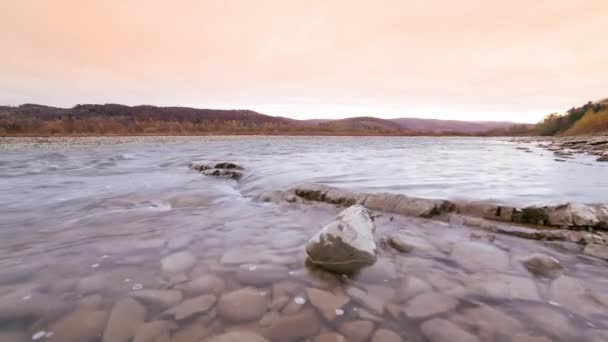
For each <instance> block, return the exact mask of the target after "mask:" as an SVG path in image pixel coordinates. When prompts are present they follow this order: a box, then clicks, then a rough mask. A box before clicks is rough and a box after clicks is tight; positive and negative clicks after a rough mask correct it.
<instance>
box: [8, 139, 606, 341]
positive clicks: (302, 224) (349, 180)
mask: <svg viewBox="0 0 608 342" xmlns="http://www.w3.org/2000/svg"><path fill="white" fill-rule="evenodd" d="M517 146H519V145H517V144H516V143H512V142H507V141H503V140H500V139H479V138H385V137H382V138H375V137H374V138H367V137H365V138H361V137H357V138H352V137H132V138H120V137H116V138H50V139H13V138H7V139H2V140H0V251H1V253H0V337H2V336H3V335H1V334H2V333H5V334H8V333H10V334H13V335H14V336H17V335H19V336H25V337H26V340H29V339H30V338H31V337H32V336H34V335H35V334H36V333H39V332H44V333H45V334H47V335H45V336H48V337H42V338H44V339H51V340H52V339H53V335H54V334H55V333H57V334H60V336H66V335H65V334H66V332H65V331H64V330H65V328H62V326H61V324H59V323H60V322H62V320H65V319H67V318H66V317H68V318H69V317H70V315H71V314H72V313H74V312H78V310H82V309H83V307H85V308H86V309H87V310H93V311H96V312H102V313H104V314H109V313H110V312H112V308H113V307H114V305H115V303H116V302H117V301H118V300H121V299H123V298H126V297H131V296H133V293H134V292H137V291H141V290H147V289H157V290H177V291H180V292H181V293H182V295H183V297H184V298H183V299H184V300H186V299H189V298H194V297H196V296H199V295H208V294H211V295H213V296H215V298H216V299H217V298H221V297H222V295H225V294H227V293H229V292H231V291H236V290H239V289H242V288H244V287H254V288H256V289H258V290H259V291H261V292H260V293H261V294H262V295H263V296H266V297H267V300H268V305H267V307H266V309H265V310H264V312H263V315H262V316H260V317H259V318H256V319H253V320H251V321H249V322H247V324H245V325H243V324H242V323H238V324H237V323H235V322H232V321H230V320H229V319H226V317H224V316H223V315H222V314H221V312H220V313H218V312H217V311H218V310H217V308H215V307H214V308H212V309H210V310H209V311H208V312H201V313H200V314H197V315H194V316H193V317H190V318H188V319H185V320H179V321H175V322H174V319H171V318H167V317H166V316H165V315H163V312H164V311H165V310H166V309H167V308H166V307H163V306H162V305H158V304H156V305H155V304H150V303H149V302H145V301H144V303H142V304H143V305H144V306H145V309H146V314H145V320H146V321H147V322H150V321H156V320H164V321H170V322H171V323H172V324H174V325H173V326H172V327H171V329H170V332H169V333H168V335H169V336H173V337H172V338H173V339H174V340H175V338H176V337H175V336H176V334H177V333H178V332H180V331H184V330H185V329H186V328H190V327H191V326H192V325H193V324H196V325H200V326H201V327H202V328H204V329H206V330H207V331H208V333H209V334H219V333H222V332H225V331H230V330H234V329H243V328H246V329H251V330H254V331H258V332H263V333H266V334H269V333H268V331H267V329H270V328H269V327H272V326H273V324H275V328H274V329H278V328H276V324H279V325H280V324H283V322H284V321H281V319H285V318H286V317H294V315H295V317H299V316H297V315H300V316H302V315H304V316H303V317H304V318H306V319H304V322H305V323H304V324H303V325H304V326H310V329H311V331H312V330H314V327H315V324H317V325H318V326H319V331H314V332H310V336H306V337H302V338H301V340H305V339H306V338H311V339H314V338H315V336H317V335H319V334H321V331H329V332H339V333H341V334H346V332H345V331H348V328H347V327H348V324H349V322H350V323H352V322H354V321H361V320H363V321H368V322H372V326H373V329H372V332H374V331H377V330H378V329H381V328H382V329H388V330H391V331H394V332H395V333H397V334H398V335H400V336H401V337H402V338H403V340H404V341H431V340H432V341H436V340H435V339H433V338H434V337H433V336H435V335H433V334H432V333H429V330H433V327H435V326H440V327H443V328H442V330H445V329H447V328H445V327H446V326H445V322H448V327H451V326H450V324H452V325H454V326H455V327H456V328H454V327H452V328H453V329H456V330H455V331H456V332H454V333H455V334H457V333H459V332H461V333H462V332H464V334H470V335H472V336H476V338H478V340H479V341H515V339H513V340H512V338H513V336H515V335H530V336H544V337H546V338H548V339H550V340H552V341H573V340H584V341H600V340H597V339H596V340H594V339H593V338H595V337H594V336H595V335H597V334H601V333H603V332H602V331H603V330H605V329H608V324H607V323H606V322H608V312H607V311H606V308H608V290H606V289H608V270H607V268H606V263H605V262H604V261H601V260H598V259H593V258H587V257H582V256H580V255H579V254H578V252H579V250H580V247H579V246H576V245H569V244H555V243H542V242H537V241H527V240H521V239H516V238H510V237H504V236H493V235H492V234H488V233H485V232H476V233H472V232H474V231H472V230H471V229H470V228H466V227H463V226H460V225H458V224H457V223H453V224H448V223H441V222H437V221H430V220H423V219H413V218H406V217H398V216H397V217H393V216H389V215H382V216H380V217H378V218H377V220H376V225H377V227H378V232H377V238H378V239H380V238H381V237H383V236H387V235H390V234H405V236H406V237H407V238H409V239H412V241H414V242H415V243H416V246H417V247H416V248H415V249H414V251H413V252H411V253H409V254H402V253H398V252H396V251H394V250H391V249H390V248H383V249H382V251H381V258H380V260H379V262H378V263H377V264H376V265H375V266H374V267H372V268H369V269H366V270H364V271H363V272H362V273H361V274H358V275H356V276H353V277H340V276H335V275H331V274H328V273H325V272H323V271H320V270H316V269H311V268H309V267H306V265H305V262H304V261H305V255H304V253H303V248H302V246H303V245H304V243H305V242H306V241H307V240H308V239H309V238H310V237H311V236H312V235H313V234H315V233H316V232H317V231H318V230H319V229H320V228H321V227H322V226H323V225H324V224H326V223H328V222H329V221H331V219H332V218H333V217H334V216H335V215H336V214H337V213H338V212H339V211H340V210H341V209H340V208H336V207H333V206H327V205H320V204H319V205H302V204H287V203H285V204H273V203H261V202H258V201H256V200H255V198H256V196H257V195H259V194H261V193H263V192H266V191H271V190H285V189H286V188H288V187H290V186H292V185H294V184H297V183H300V182H303V181H312V182H318V183H324V184H329V185H333V186H339V187H345V188H350V189H357V190H364V191H373V192H379V191H387V192H397V193H404V194H408V195H413V196H420V197H432V198H452V199H453V198H465V199H474V200H480V199H489V200H493V201H497V202H506V203H514V204H533V203H543V204H548V203H559V202H565V201H579V202H608V195H607V194H608V177H606V174H607V173H606V172H607V171H608V169H606V166H604V165H601V164H599V163H596V162H594V159H593V158H591V157H586V156H578V157H576V158H574V159H571V160H568V161H567V162H556V161H555V160H554V156H553V155H552V154H550V153H549V152H547V151H544V150H541V149H537V148H534V147H532V152H531V153H526V152H524V151H522V150H518V149H516V147H517ZM198 160H201V161H210V162H211V161H231V162H235V163H238V164H241V165H243V166H244V167H245V168H246V171H245V176H244V178H243V179H242V180H241V181H239V182H238V183H237V182H234V181H230V180H223V179H215V178H212V177H205V176H203V175H201V174H199V173H197V172H194V171H192V170H190V169H188V167H187V164H188V163H189V162H190V161H198ZM538 252H540V253H544V254H546V255H549V256H553V257H555V258H557V259H558V260H559V261H560V263H561V264H562V265H563V269H562V270H561V271H559V272H558V273H557V274H555V275H553V276H552V277H538V276H535V275H533V274H531V273H530V272H529V271H528V270H527V269H526V268H525V267H524V266H523V265H522V263H521V259H522V258H524V257H526V256H528V255H530V254H532V253H538ZM175 253H187V254H189V255H192V256H194V258H195V261H194V263H193V264H192V265H189V266H188V267H187V269H186V270H183V271H180V272H178V273H177V274H173V273H167V272H166V270H163V267H162V264H161V260H162V259H163V258H165V257H167V256H170V255H173V254H175ZM251 273H252V274H251ZM200 277H213V279H215V280H217V279H219V283H221V286H219V288H214V289H213V290H204V291H203V290H200V291H199V292H197V291H192V289H190V290H188V286H189V285H188V284H189V282H191V281H192V280H194V279H197V278H200ZM207 279H209V278H207ZM411 284H416V286H414V285H411ZM285 288H288V289H289V290H284V289H285ZM309 288H318V289H323V290H325V291H329V292H331V293H333V294H335V295H340V296H341V295H345V296H348V297H349V298H351V299H350V302H349V303H348V304H347V305H345V306H344V307H343V308H342V309H341V310H343V313H342V314H341V315H340V316H339V317H337V318H336V320H334V321H331V322H329V321H327V320H326V319H325V318H323V317H322V316H321V315H319V314H318V311H317V309H316V308H315V307H314V306H313V305H311V303H310V298H308V292H307V289H309ZM352 288H356V289H360V290H362V291H363V292H364V293H366V294H367V295H369V296H370V297H372V298H375V299H373V300H375V302H376V303H381V304H378V305H379V306H380V307H381V308H382V309H381V312H377V311H376V312H375V311H374V310H373V309H374V308H376V309H377V308H378V305H370V304H369V303H365V301H364V300H363V301H362V300H361V298H358V297H357V296H353V294H352ZM425 293H426V294H428V293H430V294H432V296H431V298H443V297H441V296H448V297H449V298H452V299H453V300H454V301H455V305H453V306H450V307H443V308H440V309H438V310H437V312H434V313H432V314H429V315H426V314H424V315H422V314H420V315H421V316H420V315H417V314H412V312H414V311H416V310H417V309H416V308H414V309H412V307H415V306H416V303H419V302H420V301H424V300H427V299H426V298H425V297H419V296H421V295H424V294H425ZM285 298H286V299H285ZM139 300H140V301H141V299H139ZM302 300H303V303H302ZM282 301H286V302H285V303H282ZM431 302H432V303H430V304H425V305H423V306H424V307H427V306H432V305H437V303H436V302H433V299H431ZM281 304H282V305H281ZM412 310H413V311H412ZM307 313H312V316H306V314H307ZM76 316H78V315H76ZM83 317H84V316H83ZM311 317H312V318H311ZM484 319H487V321H485V320H484ZM433 320H435V321H433ZM505 320H506V321H508V322H510V324H499V323H500V322H502V323H504V322H505ZM277 321H278V322H279V323H276V322H277ZM58 322H59V323H58ZM437 322H439V323H438V324H437ZM425 323H427V324H426V325H425ZM100 325H103V327H101V328H99V329H98V330H99V331H94V333H91V335H92V336H89V337H87V338H84V337H83V338H82V339H81V340H84V341H101V337H100V334H102V331H103V330H107V329H106V328H105V321H104V324H100ZM423 327H426V328H423ZM93 328H94V327H93ZM93 328H91V327H90V329H92V330H94V329H93ZM62 329H63V330H62ZM279 330H280V329H279ZM425 330H426V331H425ZM49 333H50V334H49ZM61 334H63V335H61ZM273 334H274V335H273ZM277 334H279V335H277ZM370 334H371V333H370ZM594 334H595V335H594ZM270 335H271V336H275V339H276V340H277V341H279V340H289V339H290V337H289V336H283V335H280V332H276V331H275V332H274V333H272V334H270ZM5 336H8V335H5ZM39 336H42V335H39ZM81 336H86V334H84V335H81ZM276 336H279V337H276ZM597 336H600V335H597ZM369 338H371V337H369V336H368V337H365V338H364V339H363V340H368V339H369ZM7 340H8V338H7ZM15 341H16V340H15Z"/></svg>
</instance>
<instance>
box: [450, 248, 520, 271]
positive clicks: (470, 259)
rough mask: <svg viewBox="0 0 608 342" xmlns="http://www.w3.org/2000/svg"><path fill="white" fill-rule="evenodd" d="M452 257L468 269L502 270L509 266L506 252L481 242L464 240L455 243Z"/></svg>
mask: <svg viewBox="0 0 608 342" xmlns="http://www.w3.org/2000/svg"><path fill="white" fill-rule="evenodd" d="M452 258H453V259H454V261H456V262H458V263H459V264H460V265H462V267H463V268H465V269H467V270H469V271H479V270H480V269H488V270H496V271H502V270H506V269H508V268H509V255H508V254H507V252H505V251H503V250H501V249H499V248H498V247H495V246H493V245H490V244H486V243H481V242H472V241H466V242H461V243H458V244H455V245H454V248H453V250H452Z"/></svg>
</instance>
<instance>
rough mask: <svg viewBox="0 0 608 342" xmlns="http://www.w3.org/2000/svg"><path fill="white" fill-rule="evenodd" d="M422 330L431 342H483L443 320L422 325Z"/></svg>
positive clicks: (438, 319) (430, 321)
mask: <svg viewBox="0 0 608 342" xmlns="http://www.w3.org/2000/svg"><path fill="white" fill-rule="evenodd" d="M420 329H421V330H422V333H423V334H424V336H425V337H426V338H427V339H428V340H429V341H430V342H446V341H450V342H481V341H480V339H479V338H477V337H475V335H473V334H471V333H469V332H467V331H466V330H464V329H462V328H460V327H459V326H457V325H456V324H454V323H452V322H450V321H448V320H445V319H441V318H435V319H431V320H428V321H426V322H424V323H422V326H421V327H420Z"/></svg>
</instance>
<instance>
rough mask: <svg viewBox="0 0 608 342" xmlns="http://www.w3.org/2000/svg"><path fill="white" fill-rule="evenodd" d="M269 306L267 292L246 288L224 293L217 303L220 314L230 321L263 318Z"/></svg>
mask: <svg viewBox="0 0 608 342" xmlns="http://www.w3.org/2000/svg"><path fill="white" fill-rule="evenodd" d="M267 308H268V298H267V296H266V293H265V292H262V291H259V290H257V289H254V288H244V289H240V290H236V291H233V292H229V293H226V294H224V295H222V296H221V297H220V299H219V301H218V303H217V310H218V314H219V315H220V316H221V317H222V318H224V319H225V320H227V321H230V322H247V321H253V320H258V319H260V318H262V316H263V315H264V313H265V312H266V309H267Z"/></svg>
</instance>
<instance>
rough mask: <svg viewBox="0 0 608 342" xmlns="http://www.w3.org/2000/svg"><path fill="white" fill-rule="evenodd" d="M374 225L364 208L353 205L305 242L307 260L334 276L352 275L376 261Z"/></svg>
mask: <svg viewBox="0 0 608 342" xmlns="http://www.w3.org/2000/svg"><path fill="white" fill-rule="evenodd" d="M375 231H376V226H375V225H374V222H373V221H372V218H371V216H370V212H369V210H368V209H366V208H365V207H363V206H361V205H353V206H351V207H349V208H347V209H346V210H344V211H342V212H341V213H340V214H339V215H338V216H337V217H336V218H335V219H334V220H333V221H332V222H330V223H329V224H328V225H326V226H325V227H323V229H321V231H320V232H319V233H317V234H316V235H315V236H313V237H312V239H310V241H308V243H307V245H306V253H307V254H308V258H309V260H310V261H311V262H312V263H313V264H315V265H318V266H320V267H323V268H325V269H327V270H329V271H333V272H338V273H354V272H356V271H357V270H359V269H360V268H362V267H364V266H368V265H371V264H373V263H374V262H376V259H377V248H376V242H375V241H374V232H375Z"/></svg>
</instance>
